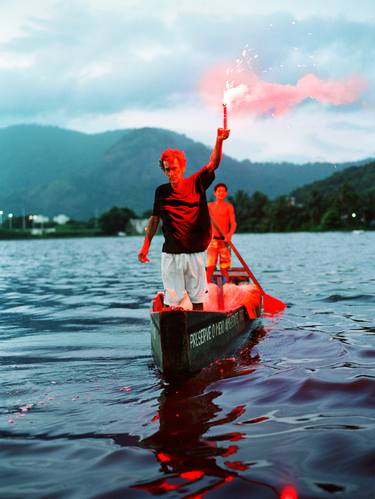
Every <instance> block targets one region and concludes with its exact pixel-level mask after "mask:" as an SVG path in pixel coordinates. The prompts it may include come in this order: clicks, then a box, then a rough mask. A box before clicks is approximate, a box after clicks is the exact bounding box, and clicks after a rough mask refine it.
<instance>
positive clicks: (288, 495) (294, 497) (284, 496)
mask: <svg viewBox="0 0 375 499" xmlns="http://www.w3.org/2000/svg"><path fill="white" fill-rule="evenodd" d="M280 499H298V494H297V489H296V488H295V487H294V485H286V486H285V487H284V488H283V490H282V491H281V494H280Z"/></svg>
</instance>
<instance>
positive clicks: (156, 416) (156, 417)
mask: <svg viewBox="0 0 375 499" xmlns="http://www.w3.org/2000/svg"><path fill="white" fill-rule="evenodd" d="M158 419H160V414H159V412H157V413H156V414H155V416H154V417H153V418H152V419H151V421H152V422H153V423H155V421H157V420H158Z"/></svg>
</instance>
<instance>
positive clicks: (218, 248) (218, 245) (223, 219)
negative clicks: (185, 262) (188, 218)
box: [207, 183, 237, 282]
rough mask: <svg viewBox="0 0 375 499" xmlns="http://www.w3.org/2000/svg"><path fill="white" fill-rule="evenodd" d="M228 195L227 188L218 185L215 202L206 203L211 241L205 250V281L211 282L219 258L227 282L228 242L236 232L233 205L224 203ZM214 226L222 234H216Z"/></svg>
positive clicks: (229, 256) (223, 185) (230, 261)
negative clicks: (210, 226)
mask: <svg viewBox="0 0 375 499" xmlns="http://www.w3.org/2000/svg"><path fill="white" fill-rule="evenodd" d="M227 195H228V188H227V186H226V185H225V184H223V183H220V184H217V185H216V186H215V189H214V196H215V198H216V201H214V202H212V203H208V209H209V213H210V217H211V220H212V221H213V224H212V239H211V242H210V245H209V247H208V249H207V281H208V282H211V277H212V274H213V271H214V270H215V267H216V263H217V261H218V258H219V257H220V270H221V273H222V274H223V276H224V277H225V279H226V281H227V282H229V275H228V269H229V268H230V267H231V265H232V258H231V254H230V247H229V244H228V241H230V240H231V238H232V235H233V234H234V232H235V231H236V227H237V223H236V215H235V213H234V208H233V205H231V204H230V203H228V202H227V201H225V198H226V197H227ZM215 225H216V226H218V227H219V228H220V231H221V232H222V234H220V233H219V232H218V230H217V229H216V227H215Z"/></svg>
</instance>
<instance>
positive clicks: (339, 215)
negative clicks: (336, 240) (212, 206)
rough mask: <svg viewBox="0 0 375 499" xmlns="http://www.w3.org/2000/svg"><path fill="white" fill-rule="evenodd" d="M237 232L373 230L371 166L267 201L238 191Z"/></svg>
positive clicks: (374, 169) (374, 187)
mask: <svg viewBox="0 0 375 499" xmlns="http://www.w3.org/2000/svg"><path fill="white" fill-rule="evenodd" d="M231 201H232V203H233V204H234V206H235V208H236V213H237V222H238V231H239V232H285V231H305V230H306V231H310V230H312V231H314V230H350V229H375V162H372V163H370V164H368V165H365V166H361V167H355V168H349V169H347V170H345V171H343V172H337V173H335V174H334V175H332V176H331V177H329V178H328V179H325V180H321V181H319V182H315V183H313V184H311V185H309V186H305V187H302V188H301V189H298V190H296V191H294V192H293V193H292V194H291V195H290V196H280V197H278V198H276V199H275V200H272V201H271V200H269V199H268V198H267V197H266V196H265V195H264V194H262V193H260V192H256V193H254V194H253V195H252V196H249V195H248V194H247V193H246V192H244V191H238V192H237V193H236V194H235V196H234V197H233V198H231Z"/></svg>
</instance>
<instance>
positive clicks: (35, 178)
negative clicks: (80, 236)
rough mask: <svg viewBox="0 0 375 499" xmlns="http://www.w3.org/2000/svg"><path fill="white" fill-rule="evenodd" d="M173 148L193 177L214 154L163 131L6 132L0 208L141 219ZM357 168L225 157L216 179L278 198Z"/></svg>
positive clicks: (0, 154)
mask: <svg viewBox="0 0 375 499" xmlns="http://www.w3.org/2000/svg"><path fill="white" fill-rule="evenodd" d="M168 147H172V148H178V149H183V150H184V151H185V152H186V155H187V158H188V165H187V173H188V174H189V173H192V172H193V171H196V169H197V168H199V167H201V166H203V165H204V164H206V163H207V161H208V159H209V156H210V153H211V149H210V148H209V147H207V146H205V145H204V144H201V143H199V142H195V141H193V140H191V139H189V138H188V137H186V136H185V135H181V134H177V133H175V132H172V131H170V130H164V129H158V128H140V129H127V130H116V131H111V132H105V133H100V134H92V135H89V134H84V133H79V132H74V131H71V130H64V129H60V128H56V127H44V126H38V125H17V126H13V127H8V128H3V129H0V161H1V168H0V208H1V209H2V210H4V211H5V212H14V213H15V214H21V213H22V211H24V212H25V213H42V214H45V215H49V216H53V215H56V214H58V213H65V214H67V215H69V216H70V217H74V218H78V219H87V218H90V217H93V216H95V214H100V213H102V212H103V211H106V210H108V209H109V208H111V207H112V206H115V205H117V206H127V207H129V208H132V209H133V210H135V211H136V212H138V213H139V214H141V213H142V212H143V211H145V210H147V209H149V208H151V206H152V202H153V193H154V189H155V187H156V186H157V185H159V184H161V183H164V182H165V181H166V178H165V177H164V175H163V174H162V171H161V170H160V168H159V167H158V158H159V156H160V153H161V151H162V150H163V149H166V148H168ZM352 165H353V163H345V164H339V165H336V169H335V167H334V166H333V165H332V164H328V163H310V164H304V165H296V164H290V163H285V162H284V163H257V162H251V161H249V160H245V161H237V160H235V159H233V158H231V157H228V156H226V155H224V156H223V160H222V164H221V166H220V169H219V170H218V172H217V177H216V178H217V181H221V182H225V183H227V184H228V187H229V189H230V192H231V193H234V192H235V191H237V190H239V189H242V190H245V191H246V192H247V193H249V194H252V193H254V192H255V191H261V192H264V193H265V194H267V195H268V196H269V197H271V198H274V197H276V196H279V195H282V194H288V193H289V192H290V191H292V190H294V189H296V188H298V187H299V186H302V185H305V184H309V183H311V182H314V181H316V180H319V179H323V178H325V177H328V176H329V175H331V174H332V173H333V172H334V171H337V170H343V169H345V168H348V167H349V166H352Z"/></svg>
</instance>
